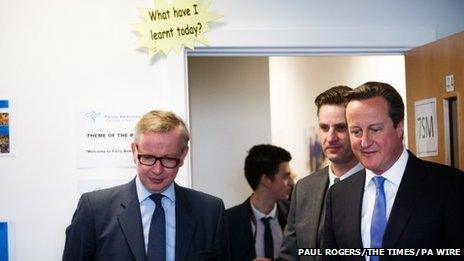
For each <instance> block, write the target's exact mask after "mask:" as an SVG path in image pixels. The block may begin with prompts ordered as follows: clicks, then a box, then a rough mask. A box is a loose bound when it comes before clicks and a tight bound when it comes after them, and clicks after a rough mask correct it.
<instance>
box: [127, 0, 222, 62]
mask: <svg viewBox="0 0 464 261" xmlns="http://www.w3.org/2000/svg"><path fill="white" fill-rule="evenodd" d="M210 4H211V2H209V3H207V4H205V5H201V4H199V3H198V0H174V1H172V4H168V3H166V2H165V1H164V0H155V7H156V9H150V8H139V10H138V11H139V14H140V16H141V17H142V19H143V22H142V23H138V24H134V25H133V29H134V30H135V31H136V32H137V33H138V34H139V36H140V38H139V39H138V45H139V46H140V47H142V48H145V49H147V50H148V56H149V57H152V56H153V55H155V54H157V53H158V52H160V51H162V52H163V53H164V54H165V55H167V54H168V52H169V51H170V50H174V51H175V52H176V53H179V50H180V49H181V47H182V45H183V46H186V47H188V48H190V49H191V50H193V48H194V45H195V41H198V42H200V43H202V44H207V40H206V37H205V33H206V32H208V31H209V30H210V28H209V26H208V23H209V22H211V21H213V20H217V19H219V18H221V17H222V15H221V14H215V13H211V12H209V11H208V7H209V5H210Z"/></svg>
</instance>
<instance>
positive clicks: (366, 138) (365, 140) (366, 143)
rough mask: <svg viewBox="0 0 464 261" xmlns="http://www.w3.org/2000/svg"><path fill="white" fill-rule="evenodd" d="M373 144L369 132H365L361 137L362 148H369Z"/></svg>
mask: <svg viewBox="0 0 464 261" xmlns="http://www.w3.org/2000/svg"><path fill="white" fill-rule="evenodd" d="M371 144H372V140H371V136H370V134H369V132H367V131H366V132H364V134H363V135H362V137H361V148H367V147H369V146H370V145H371Z"/></svg>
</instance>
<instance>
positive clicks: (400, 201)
mask: <svg viewBox="0 0 464 261" xmlns="http://www.w3.org/2000/svg"><path fill="white" fill-rule="evenodd" d="M424 171H427V170H426V169H422V168H421V167H420V161H419V159H418V158H416V157H415V156H414V155H413V154H412V153H409V159H408V163H407V165H406V169H405V171H404V175H403V178H402V180H401V184H400V186H399V188H398V192H397V194H396V198H395V202H394V203H393V207H392V210H391V213H390V217H389V219H388V224H387V228H386V231H385V235H384V237H383V242H384V243H383V244H384V245H383V247H385V248H388V247H391V248H393V247H394V246H395V242H397V241H398V239H399V238H400V236H401V233H402V232H403V230H404V228H405V226H406V224H407V223H408V221H409V217H410V216H411V213H412V212H413V211H414V208H415V206H417V204H416V202H417V201H418V200H419V199H420V198H421V195H422V194H423V192H424V191H423V190H422V189H421V188H422V187H423V186H422V185H421V182H422V181H423V179H424V177H425V176H426V175H424Z"/></svg>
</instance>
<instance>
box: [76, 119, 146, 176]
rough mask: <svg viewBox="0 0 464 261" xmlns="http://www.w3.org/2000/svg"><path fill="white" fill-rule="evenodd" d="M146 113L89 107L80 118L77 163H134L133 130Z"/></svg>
mask: <svg viewBox="0 0 464 261" xmlns="http://www.w3.org/2000/svg"><path fill="white" fill-rule="evenodd" d="M142 115H143V113H140V112H135V111H133V112H128V111H110V110H85V111H82V112H80V113H79V115H78V122H77V128H78V129H77V136H78V137H77V167H78V168H101V167H106V168H111V167H133V166H134V162H133V160H132V153H131V143H132V141H133V135H134V134H133V130H134V127H135V124H136V123H137V121H138V120H139V119H140V118H141V117H142Z"/></svg>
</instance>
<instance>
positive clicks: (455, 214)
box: [324, 82, 464, 260]
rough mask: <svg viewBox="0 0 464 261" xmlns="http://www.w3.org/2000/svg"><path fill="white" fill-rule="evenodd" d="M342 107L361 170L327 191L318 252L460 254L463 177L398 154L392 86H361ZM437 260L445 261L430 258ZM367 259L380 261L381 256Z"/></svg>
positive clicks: (400, 112) (400, 118) (400, 110)
mask: <svg viewBox="0 0 464 261" xmlns="http://www.w3.org/2000/svg"><path fill="white" fill-rule="evenodd" d="M346 102H347V105H346V118H347V122H348V128H349V132H350V139H351V147H352V149H353V152H354V154H355V155H356V157H357V158H358V159H359V161H360V162H361V163H362V164H363V165H364V167H365V168H366V170H365V171H361V172H359V173H357V174H355V175H353V176H352V177H350V178H349V179H347V180H345V181H344V182H341V183H339V184H336V185H335V186H333V187H332V189H331V191H330V192H329V194H328V198H327V215H326V229H325V241H324V247H325V248H343V249H345V248H395V249H438V248H461V251H462V247H463V242H464V225H463V223H462V221H463V220H464V204H462V203H463V200H464V175H463V172H462V171H460V170H457V169H454V168H451V167H448V166H445V165H441V164H437V163H432V162H427V161H424V160H421V159H419V158H417V157H416V156H414V154H412V153H411V152H409V151H407V150H406V149H405V148H404V145H403V135H404V130H403V127H404V104H403V101H402V99H401V96H400V95H399V94H398V92H397V91H396V90H395V89H394V88H393V87H392V86H391V85H389V84H386V83H380V82H367V83H365V84H363V85H361V86H359V87H358V88H356V89H354V90H353V91H352V92H350V93H349V94H348V95H347V96H346ZM434 251H435V250H434ZM461 254H462V253H461ZM384 258H385V257H380V259H381V260H382V259H384ZM388 258H389V260H404V259H407V260H410V259H414V260H418V259H419V260H420V259H422V258H423V259H428V260H429V259H430V258H431V257H430V256H422V257H421V256H419V257H410V256H390V257H388ZM440 258H444V257H438V256H434V257H433V258H432V259H433V260H439V259H440ZM453 258H456V260H462V256H459V257H446V259H453ZM328 259H332V258H328ZM333 259H337V260H338V259H340V260H364V259H365V257H359V256H358V257H352V256H339V257H333ZM369 259H370V260H379V256H370V257H369Z"/></svg>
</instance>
